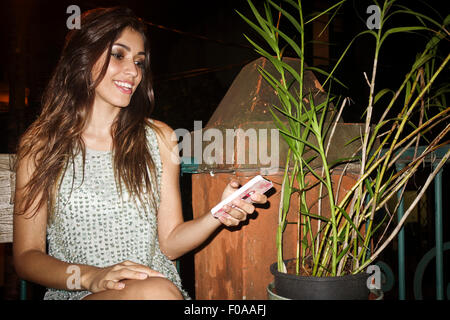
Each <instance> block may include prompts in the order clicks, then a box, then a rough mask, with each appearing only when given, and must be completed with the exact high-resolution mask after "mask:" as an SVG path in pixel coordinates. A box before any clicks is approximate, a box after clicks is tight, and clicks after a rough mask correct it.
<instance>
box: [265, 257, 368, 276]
mask: <svg viewBox="0 0 450 320" xmlns="http://www.w3.org/2000/svg"><path fill="white" fill-rule="evenodd" d="M294 259H295V258H294ZM294 259H288V260H284V261H285V262H287V261H291V260H294ZM270 272H271V273H272V274H273V275H274V276H275V275H276V276H277V277H283V278H287V279H291V280H295V281H348V280H349V279H358V278H368V277H369V276H370V274H369V273H366V271H365V270H364V271H362V272H358V273H355V274H346V275H342V276H327V277H315V276H302V275H296V274H291V273H284V272H279V271H278V270H277V262H274V263H272V264H271V265H270Z"/></svg>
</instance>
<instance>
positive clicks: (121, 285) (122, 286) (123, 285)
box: [117, 282, 125, 289]
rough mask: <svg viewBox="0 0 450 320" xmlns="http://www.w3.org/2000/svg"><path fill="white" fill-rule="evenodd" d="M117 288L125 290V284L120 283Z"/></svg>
mask: <svg viewBox="0 0 450 320" xmlns="http://www.w3.org/2000/svg"><path fill="white" fill-rule="evenodd" d="M117 286H118V287H119V289H123V288H125V283H123V282H121V283H119V284H118V285H117Z"/></svg>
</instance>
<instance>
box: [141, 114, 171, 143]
mask: <svg viewBox="0 0 450 320" xmlns="http://www.w3.org/2000/svg"><path fill="white" fill-rule="evenodd" d="M145 122H146V123H147V125H148V126H149V127H150V128H152V129H154V131H156V135H157V136H158V138H162V139H164V140H167V141H170V140H173V138H174V135H175V131H174V130H173V129H172V128H171V127H170V126H169V125H168V124H166V123H164V122H162V121H160V120H156V119H151V118H146V119H145Z"/></svg>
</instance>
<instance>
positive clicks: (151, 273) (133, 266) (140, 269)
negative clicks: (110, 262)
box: [116, 261, 165, 279]
mask: <svg viewBox="0 0 450 320" xmlns="http://www.w3.org/2000/svg"><path fill="white" fill-rule="evenodd" d="M116 267H118V268H116V271H117V270H131V271H134V272H136V274H141V273H142V274H146V275H147V276H148V277H162V278H165V276H164V275H163V274H162V273H160V272H158V271H156V270H153V269H151V268H149V267H147V266H144V265H142V264H138V263H134V262H132V261H124V262H122V263H120V264H118V265H116ZM133 279H134V278H133ZM144 279H145V278H144Z"/></svg>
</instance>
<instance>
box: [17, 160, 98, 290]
mask: <svg viewBox="0 0 450 320" xmlns="http://www.w3.org/2000/svg"><path fill="white" fill-rule="evenodd" d="M34 170H35V168H34V165H33V162H32V161H30V160H29V158H24V159H23V160H21V161H20V162H19V165H18V168H17V172H16V192H15V199H14V204H15V206H14V218H13V259H14V266H15V269H16V272H17V274H18V276H19V277H20V278H22V279H24V280H28V281H31V282H34V283H38V284H40V285H42V286H45V287H50V288H56V289H65V290H69V289H70V288H68V287H67V280H68V277H69V276H71V275H72V274H71V273H66V272H67V271H68V267H69V264H67V263H65V262H62V261H60V260H57V259H55V258H53V257H50V256H49V255H47V254H46V226H47V206H46V205H43V206H42V207H41V208H40V209H39V210H38V211H37V212H36V213H35V214H34V215H33V216H32V214H31V213H32V212H31V211H32V210H31V209H32V208H34V207H35V206H36V205H37V203H38V201H39V197H37V198H36V199H35V201H34V203H33V204H32V208H26V210H25V211H24V214H20V215H17V214H16V213H17V212H19V211H20V212H22V211H23V209H24V208H23V203H22V201H21V199H22V194H23V192H24V190H23V188H24V186H25V184H26V183H27V182H28V180H29V179H30V177H31V175H32V173H33V171H34ZM40 196H42V194H41V195H40ZM19 209H20V210H19ZM78 267H79V268H80V269H79V270H80V274H86V273H87V271H88V270H89V269H92V267H90V266H84V265H78ZM69 271H70V270H69ZM81 285H82V284H81Z"/></svg>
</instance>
